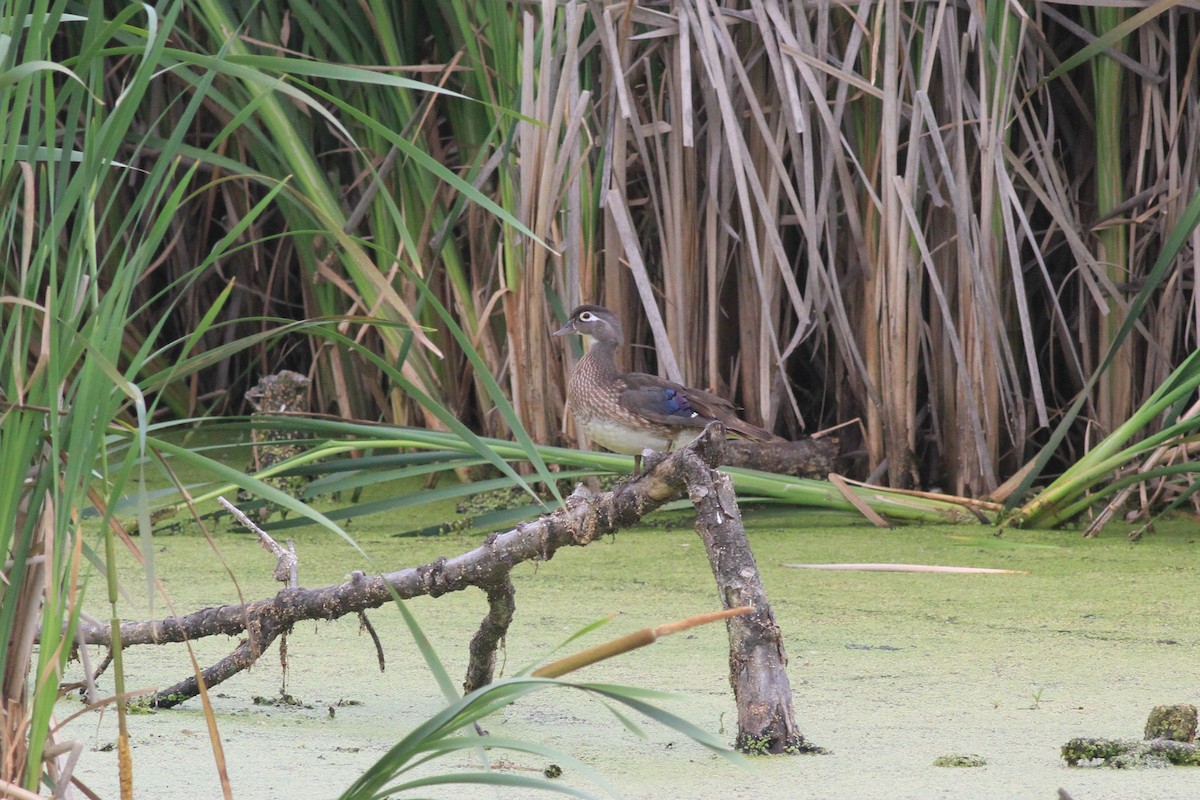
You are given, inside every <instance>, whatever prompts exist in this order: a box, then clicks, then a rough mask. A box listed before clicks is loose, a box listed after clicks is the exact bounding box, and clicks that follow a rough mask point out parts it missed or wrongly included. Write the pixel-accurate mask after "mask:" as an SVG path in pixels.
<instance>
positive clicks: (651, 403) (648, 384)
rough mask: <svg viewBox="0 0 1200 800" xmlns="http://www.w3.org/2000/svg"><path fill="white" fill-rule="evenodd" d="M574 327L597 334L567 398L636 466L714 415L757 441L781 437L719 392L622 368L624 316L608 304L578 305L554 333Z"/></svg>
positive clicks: (592, 429) (584, 422) (595, 436)
mask: <svg viewBox="0 0 1200 800" xmlns="http://www.w3.org/2000/svg"><path fill="white" fill-rule="evenodd" d="M568 333H578V334H582V335H585V336H591V337H592V338H594V339H595V340H596V343H595V345H593V346H592V349H591V350H589V351H588V353H587V355H585V356H584V357H583V358H582V359H580V361H579V365H578V366H576V367H575V371H574V373H572V375H571V380H570V383H569V384H568V386H567V402H568V405H569V406H570V408H571V412H572V413H573V414H574V415H575V421H576V422H577V423H578V424H579V427H580V428H582V429H583V431H584V433H586V434H587V435H588V437H590V438H591V440H592V441H594V442H596V443H597V444H600V445H603V446H604V447H607V448H608V449H609V450H612V451H613V452H615V453H624V454H626V455H632V456H633V460H634V472H638V471H640V469H641V456H642V451H643V450H645V449H650V450H659V451H670V450H674V449H676V448H679V447H683V446H684V445H687V444H689V443H690V442H691V441H692V440H693V439H695V438H696V437H697V436H699V435H700V433H701V432H702V431H703V430H704V426H706V425H708V424H709V423H710V422H714V421H718V422H720V423H721V424H722V425H724V426H725V429H726V430H727V431H728V432H730V433H733V434H736V435H738V436H742V437H744V438H747V439H751V440H753V441H756V442H762V441H768V440H773V439H778V438H779V437H777V436H775V435H774V434H772V433H770V432H769V431H766V430H763V429H762V428H759V427H756V426H754V425H751V424H750V423H748V422H746V421H744V420H742V419H739V418H738V416H737V414H736V413H735V412H734V408H733V404H732V403H730V402H729V401H728V400H726V399H724V398H722V397H718V396H716V395H715V394H712V393H710V392H706V391H703V390H701V389H689V388H687V387H686V386H680V385H679V384H678V383H673V382H671V381H668V380H665V379H663V378H660V377H658V376H657V375H647V374H646V373H644V372H621V371H620V370H619V369H617V363H616V361H615V360H614V358H613V355H614V354H615V353H616V351H617V347H618V346H620V345H621V344H622V343H623V341H624V335H623V333H622V330H621V322H620V320H618V319H617V316H616V314H614V313H613V312H611V311H609V310H608V309H607V308H604V307H603V306H591V305H584V306H579V307H578V308H576V309H575V310H574V311H572V312H571V318H570V320H569V321H568V322H567V324H566V325H565V326H564V327H563V328H562V329H561V330H557V331H555V332H554V335H555V336H563V335H565V334H568Z"/></svg>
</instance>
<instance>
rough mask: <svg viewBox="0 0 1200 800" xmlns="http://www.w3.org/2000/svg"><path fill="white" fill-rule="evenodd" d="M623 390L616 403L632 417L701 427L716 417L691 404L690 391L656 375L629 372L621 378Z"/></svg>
mask: <svg viewBox="0 0 1200 800" xmlns="http://www.w3.org/2000/svg"><path fill="white" fill-rule="evenodd" d="M621 380H622V381H623V382H624V384H625V389H624V390H623V391H622V392H621V394H620V396H619V397H618V399H617V403H618V404H619V405H620V406H621V407H622V408H624V409H625V410H626V411H629V412H630V413H632V414H636V415H637V416H639V417H643V418H645V419H647V420H649V421H651V422H657V423H658V424H660V425H675V426H679V427H688V428H703V427H704V426H705V425H707V424H708V423H710V422H712V421H713V420H715V419H716V417H713V416H710V415H707V414H705V413H703V412H702V411H701V410H700V409H698V408H696V407H695V406H694V405H693V404H692V402H691V399H690V398H691V393H690V390H689V389H687V388H685V387H683V386H680V385H679V384H677V383H672V382H671V381H668V380H666V379H664V378H660V377H658V376H657V375H648V374H646V373H644V372H630V373H627V374H625V375H622V376H621Z"/></svg>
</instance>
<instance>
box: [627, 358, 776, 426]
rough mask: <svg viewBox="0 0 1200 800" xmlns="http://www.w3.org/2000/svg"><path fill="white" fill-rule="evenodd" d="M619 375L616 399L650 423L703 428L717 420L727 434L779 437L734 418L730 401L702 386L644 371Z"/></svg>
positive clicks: (736, 417) (735, 412)
mask: <svg viewBox="0 0 1200 800" xmlns="http://www.w3.org/2000/svg"><path fill="white" fill-rule="evenodd" d="M621 377H622V379H623V380H624V382H625V390H624V391H623V392H621V395H620V398H619V400H618V402H619V403H620V405H621V406H622V407H623V408H625V409H626V410H628V411H631V412H633V413H634V414H638V415H640V416H642V417H645V418H646V419H648V420H650V421H651V422H658V423H661V424H663V425H679V426H685V427H694V428H703V427H704V426H705V425H707V424H708V423H710V422H713V421H717V422H720V423H721V424H722V425H724V426H725V430H727V431H729V432H730V433H732V434H735V435H737V436H741V437H744V438H746V439H751V440H753V441H756V442H768V441H772V440H776V439H778V438H779V437H778V436H776V435H775V434H773V433H771V432H770V431H768V430H764V429H763V428H760V427H758V426H757V425H751V424H750V423H749V422H746V421H745V420H743V419H741V418H740V417H738V415H737V411H736V409H735V408H734V407H733V403H730V402H729V401H728V400H726V399H725V398H724V397H720V396H718V395H715V394H713V393H711V392H706V391H704V390H703V389H691V388H689V387H686V386H680V385H679V384H678V383H674V382H672V381H668V380H666V379H664V378H660V377H658V376H657V375H648V374H646V373H644V372H631V373H628V374H626V375H622V376H621Z"/></svg>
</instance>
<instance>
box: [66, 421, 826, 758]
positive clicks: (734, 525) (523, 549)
mask: <svg viewBox="0 0 1200 800" xmlns="http://www.w3.org/2000/svg"><path fill="white" fill-rule="evenodd" d="M723 455H724V431H723V430H722V429H721V427H720V426H719V425H715V424H714V425H711V426H709V428H708V429H707V430H706V431H705V432H704V434H703V435H702V436H701V437H700V438H698V439H697V440H696V441H695V442H693V443H692V444H691V445H689V446H688V447H686V448H684V449H682V450H680V451H678V452H676V453H673V454H670V455H665V456H661V455H660V456H656V457H654V458H653V459H649V460H648V462H647V467H648V469H647V471H646V472H645V473H644V474H642V475H641V476H639V477H637V478H636V479H634V480H631V481H629V482H626V483H623V484H621V485H619V486H617V487H616V488H615V489H614V490H612V491H611V492H608V493H606V494H601V495H592V494H590V493H588V492H587V491H586V490H584V489H583V488H582V487H580V488H578V489H576V492H575V493H574V494H572V495H571V496H570V497H569V498H567V502H566V504H565V507H564V508H562V509H559V510H557V511H555V512H553V513H551V514H548V515H546V516H544V517H542V518H540V519H538V520H536V521H533V522H529V523H525V524H522V525H518V526H517V527H516V528H514V529H513V530H510V531H508V532H506V533H499V534H492V535H491V536H489V537H488V538H487V539H486V540H485V541H484V543H483V544H482V545H481V546H479V547H477V548H475V549H474V550H471V551H469V552H466V553H463V554H461V555H458V556H455V557H454V558H449V559H446V558H441V559H438V560H436V561H433V562H431V563H428V564H424V565H422V566H418V567H410V568H408V569H402V570H399V571H396V572H390V573H386V574H384V575H378V576H374V577H369V576H367V575H366V574H364V573H362V572H355V573H353V574H352V575H351V576H350V580H348V581H347V582H345V583H342V584H337V585H334V586H325V587H322V588H319V589H300V588H295V587H289V588H286V589H282V590H280V591H279V593H278V594H276V595H275V596H274V597H272V598H268V599H265V600H258V601H255V602H251V603H244V604H240V605H225V606H220V607H217V608H206V609H203V610H200V611H196V612H194V613H192V614H188V615H186V616H183V617H168V618H167V619H162V620H148V621H144V622H125V623H122V624H121V626H120V632H121V642H122V646H123V647H133V646H138V645H149V644H165V643H168V642H182V641H184V640H185V639H188V640H190V639H197V638H201V637H203V636H213V635H226V636H239V635H245V636H246V638H245V640H244V641H242V642H241V643H240V644H239V645H238V647H237V648H236V649H235V650H234V652H233V653H231V654H230V655H229V656H226V657H225V658H224V659H222V660H221V661H220V662H218V663H217V664H215V665H213V666H211V667H209V668H208V669H206V670H204V671H203V672H202V677H203V680H204V681H205V685H207V686H213V685H215V684H217V683H220V682H221V681H223V680H226V679H228V678H229V677H231V676H233V675H235V674H237V673H238V672H240V671H242V670H243V669H246V668H247V667H249V666H250V665H251V664H253V663H254V661H255V660H256V659H257V658H258V657H259V656H260V655H261V654H262V653H263V652H264V651H265V650H266V648H267V647H269V646H270V644H271V643H272V642H273V641H274V640H275V639H276V638H278V637H279V635H280V634H282V633H286V631H288V630H290V629H291V628H292V626H293V625H295V624H296V623H297V622H301V621H303V620H311V619H336V618H338V617H341V616H344V615H346V614H361V613H362V612H363V611H365V610H366V609H369V608H377V607H379V606H381V605H383V604H385V603H387V602H389V601H390V600H391V599H392V597H393V593H394V594H395V595H396V596H398V597H400V598H401V599H409V598H412V597H418V596H421V595H429V596H432V597H437V596H439V595H443V594H446V593H447V592H455V591H462V590H463V589H466V588H468V587H477V588H479V589H482V590H483V591H484V592H485V594H486V595H487V599H488V613H487V616H486V617H485V618H484V619H483V621H482V623H481V624H480V628H479V631H478V632H477V633H476V634H475V636H474V638H473V639H472V641H471V645H470V663H469V665H468V668H467V675H466V680H465V682H464V689H466V690H467V691H471V690H473V689H476V688H478V687H480V686H483V685H486V684H487V683H489V682H491V680H492V679H493V677H494V674H495V665H496V652H497V649H498V647H499V645H500V643H501V642H502V641H503V639H504V636H505V635H506V633H507V631H508V626H509V623H510V622H511V620H512V617H513V614H514V612H515V608H516V604H515V589H514V587H513V584H512V581H511V579H510V577H509V572H510V570H511V569H512V567H513V566H515V565H516V564H519V563H522V562H524V561H530V560H541V561H548V560H550V559H551V558H553V556H554V554H555V552H557V551H558V549H559V548H561V547H579V546H585V545H587V544H589V543H591V542H593V541H595V540H596V539H597V538H600V537H601V536H603V535H604V534H607V533H614V532H616V531H617V530H620V529H622V528H628V527H630V526H632V525H634V524H636V523H637V522H638V521H639V520H640V519H641V518H642V517H643V516H645V515H646V514H648V513H649V512H651V511H653V510H654V509H656V508H658V507H660V506H662V505H664V504H665V503H669V502H672V501H674V500H677V499H680V498H682V497H684V496H689V497H690V498H691V500H692V502H693V504H694V505H695V506H696V509H697V512H698V513H697V523H696V526H697V529H698V530H699V532H700V535H701V537H702V539H703V540H704V544H705V548H706V549H707V551H708V554H709V561H710V563H711V565H712V569H713V574H714V575H715V576H716V579H717V586H718V590H719V594H720V596H721V601H722V603H723V604H724V607H725V608H736V607H739V606H753V607H754V609H755V611H754V612H753V613H751V614H747V615H745V616H739V617H732V618H730V619H729V620H728V621H727V623H726V624H727V625H728V630H729V637H730V682H731V684H732V686H733V691H734V698H735V700H736V701H737V706H738V739H737V744H738V746H739V747H740V748H742V749H744V750H748V751H752V752H763V753H767V752H770V753H779V752H804V751H812V750H814V749H815V748H812V747H810V746H808V745H806V744H805V743H804V737H803V736H801V735H800V734H799V732H798V730H797V727H796V723H795V712H794V710H793V707H792V699H791V688H790V685H789V683H788V679H787V674H786V671H785V667H786V664H787V656H786V653H785V652H784V647H783V640H782V636H781V634H780V631H779V627H778V625H776V623H775V618H774V615H773V614H772V613H771V608H770V604H769V603H768V602H767V596H766V592H765V591H764V590H763V586H762V582H761V580H760V579H759V576H758V569H757V566H756V565H755V562H754V556H753V554H752V553H751V552H750V547H749V544H748V543H747V542H746V536H745V530H744V529H743V527H742V523H741V514H740V512H739V511H738V507H737V501H736V499H735V497H734V493H733V486H732V482H731V481H730V480H729V478H728V476H726V475H724V474H722V473H720V472H718V471H717V470H716V466H717V465H718V464H720V463H721V460H722V458H723ZM79 630H80V636H81V637H82V638H83V640H84V641H86V642H87V643H88V644H98V645H107V646H111V630H110V628H109V627H108V626H105V625H98V624H92V623H89V622H86V621H85V622H81V623H80V626H79ZM197 693H198V683H197V679H196V677H195V676H192V677H190V678H188V679H187V680H184V681H181V682H180V683H178V684H176V685H175V686H172V687H170V688H169V689H167V690H165V691H163V692H160V693H158V695H157V696H156V697H155V699H154V701H153V704H154V705H157V706H160V707H170V706H173V705H176V704H178V703H180V702H183V701H184V700H187V699H188V698H190V697H193V696H195V695H196V694H197Z"/></svg>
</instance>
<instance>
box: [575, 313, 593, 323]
mask: <svg viewBox="0 0 1200 800" xmlns="http://www.w3.org/2000/svg"><path fill="white" fill-rule="evenodd" d="M595 318H596V315H595V314H593V313H592V312H590V311H585V312H583V313H582V314H580V315H579V321H580V322H591V321H592V320H594V319H595Z"/></svg>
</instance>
